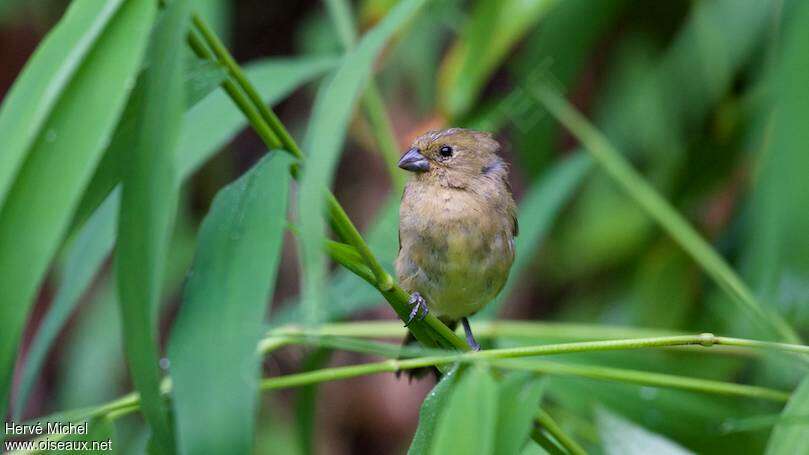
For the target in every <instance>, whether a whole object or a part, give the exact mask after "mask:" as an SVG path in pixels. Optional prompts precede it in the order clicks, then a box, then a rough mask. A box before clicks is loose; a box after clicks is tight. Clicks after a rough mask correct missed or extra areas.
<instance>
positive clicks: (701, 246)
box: [532, 85, 800, 342]
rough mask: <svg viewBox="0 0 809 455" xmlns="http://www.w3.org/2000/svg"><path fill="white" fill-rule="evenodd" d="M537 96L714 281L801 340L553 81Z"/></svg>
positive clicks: (766, 323)
mask: <svg viewBox="0 0 809 455" xmlns="http://www.w3.org/2000/svg"><path fill="white" fill-rule="evenodd" d="M532 94H533V95H534V96H536V97H537V99H538V100H539V101H540V102H541V103H542V104H543V105H544V106H545V107H546V108H547V109H548V110H549V111H550V113H551V114H552V115H553V116H554V117H556V118H557V120H559V121H560V122H561V123H562V124H563V125H565V127H567V128H568V129H569V130H570V131H571V132H572V133H573V134H574V136H576V138H577V139H578V140H579V141H581V143H582V145H584V146H585V147H586V148H587V149H588V150H589V151H590V153H591V155H592V156H593V158H594V159H595V160H596V162H598V164H599V165H600V166H601V167H603V169H604V170H605V171H606V172H607V174H608V175H609V176H610V177H611V178H612V179H613V180H614V181H615V182H616V183H617V184H618V185H619V186H620V187H621V188H622V189H623V190H624V191H625V192H626V193H627V195H629V196H630V197H631V198H633V199H634V200H635V202H637V203H638V205H640V206H641V208H643V209H644V211H646V213H647V214H648V215H649V216H651V217H652V218H653V219H654V220H655V221H657V222H658V223H659V224H660V226H661V227H663V229H665V230H666V231H667V232H668V233H669V235H671V237H672V238H673V239H674V240H676V241H677V242H678V243H679V244H680V246H682V248H683V249H684V250H685V251H686V252H688V254H689V255H691V257H692V258H693V259H694V260H695V261H696V262H697V263H698V264H699V265H700V266H701V267H702V268H703V269H704V270H705V272H706V273H708V275H709V276H710V277H711V278H713V280H714V281H715V282H716V283H717V284H718V285H719V286H720V287H721V288H722V289H724V290H725V292H727V293H728V294H729V295H731V296H732V297H734V299H733V301H734V302H736V303H737V304H738V305H739V307H740V308H742V309H743V310H745V311H747V312H748V313H749V314H750V316H751V317H752V318H753V320H754V321H755V322H757V323H759V324H760V325H761V326H762V327H763V328H764V329H766V330H767V331H768V333H769V335H770V336H774V337H777V338H780V339H782V340H785V341H788V342H798V341H799V340H800V338H799V337H798V335H797V334H796V333H795V331H794V330H793V329H792V327H790V326H789V324H787V322H786V321H784V319H783V318H781V316H780V315H778V314H777V313H775V312H773V311H772V310H771V309H768V308H764V307H763V306H762V305H761V303H759V301H758V299H757V298H756V297H755V296H754V295H753V293H752V291H750V289H749V288H748V287H747V285H746V284H745V283H744V282H743V281H742V280H741V278H739V276H738V275H737V274H736V272H734V271H733V269H732V268H731V267H730V266H729V265H728V264H727V262H725V260H724V259H723V258H722V257H721V256H720V255H719V254H718V253H717V252H716V251H715V250H714V249H713V248H711V246H710V245H709V244H708V242H706V241H705V240H704V239H703V238H702V237H701V236H700V235H699V233H697V231H696V230H694V228H693V227H691V225H690V224H688V222H687V221H686V220H685V219H684V218H683V217H682V215H680V214H679V213H678V212H677V210H676V209H675V208H674V207H672V206H671V204H669V203H668V202H667V201H666V200H665V199H663V197H662V196H660V194H659V193H657V191H655V189H654V188H653V187H652V186H651V185H649V183H648V182H646V180H644V179H643V177H642V176H641V175H640V174H638V172H637V171H635V169H633V168H632V166H631V165H630V164H629V163H628V162H627V161H626V159H625V158H624V157H623V156H622V155H621V154H620V153H619V152H618V151H617V150H616V149H615V148H614V147H613V146H612V144H611V143H610V142H609V141H608V140H607V138H606V137H604V135H603V134H601V132H599V131H598V130H597V129H595V128H594V127H593V126H592V125H591V124H590V123H589V122H588V121H587V120H586V119H585V118H584V117H583V116H582V115H581V114H580V113H579V112H578V111H576V110H575V109H574V108H573V107H572V106H571V105H570V103H568V102H567V100H565V99H564V98H562V97H561V96H560V95H559V93H557V92H556V91H555V90H553V89H552V88H550V87H548V86H547V85H540V86H538V87H534V88H533V90H532Z"/></svg>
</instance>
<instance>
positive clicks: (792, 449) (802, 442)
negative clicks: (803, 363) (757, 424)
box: [766, 376, 809, 455]
mask: <svg viewBox="0 0 809 455" xmlns="http://www.w3.org/2000/svg"><path fill="white" fill-rule="evenodd" d="M807 378H809V376H807ZM807 378H804V380H803V381H801V384H800V385H799V386H798V388H797V389H795V391H794V392H792V396H791V397H790V398H789V402H787V405H786V406H785V407H784V410H783V412H782V413H781V417H782V418H783V419H788V418H789V417H790V416H796V415H804V416H805V415H807V414H809V379H807ZM807 432H809V422H806V421H805V420H804V421H803V422H800V423H792V424H789V423H786V422H785V423H780V424H777V425H776V426H775V428H773V431H772V435H771V436H770V440H769V441H768V442H767V452H766V453H767V455H787V454H789V455H792V454H807V453H809V439H807V438H806V435H807Z"/></svg>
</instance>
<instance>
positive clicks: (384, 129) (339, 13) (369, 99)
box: [326, 0, 406, 194]
mask: <svg viewBox="0 0 809 455" xmlns="http://www.w3.org/2000/svg"><path fill="white" fill-rule="evenodd" d="M326 7H327V9H328V11H329V16H330V17H331V21H332V23H333V24H334V26H335V28H336V29H337V34H338V36H339V37H340V41H341V43H342V45H343V49H344V50H345V51H349V50H352V49H353V48H354V45H355V44H356V41H357V32H356V30H355V27H354V20H353V19H352V14H351V5H350V4H349V3H348V2H347V1H346V0H326ZM362 106H363V109H364V110H365V116H366V118H367V119H368V124H369V126H370V128H371V134H372V135H373V136H374V139H376V143H377V144H376V145H377V146H378V147H379V152H380V153H381V155H382V158H383V159H384V160H385V164H386V165H387V167H388V176H389V177H390V179H391V181H392V182H393V188H394V191H393V192H394V194H398V193H400V192H401V191H402V190H403V189H404V184H405V181H406V178H405V174H404V173H403V172H401V171H399V167H398V165H397V163H398V161H399V154H400V153H399V145H398V143H397V142H396V135H395V134H394V132H393V126H392V125H391V122H390V118H388V115H387V112H386V111H385V103H384V102H383V101H382V93H381V92H380V90H379V86H378V85H377V84H376V81H375V80H374V77H373V75H372V76H371V80H370V81H369V82H368V88H367V89H366V90H365V94H364V95H363V97H362Z"/></svg>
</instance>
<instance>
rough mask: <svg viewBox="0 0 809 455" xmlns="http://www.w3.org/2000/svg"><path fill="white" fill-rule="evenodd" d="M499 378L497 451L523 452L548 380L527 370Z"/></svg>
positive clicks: (506, 452)
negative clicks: (521, 450)
mask: <svg viewBox="0 0 809 455" xmlns="http://www.w3.org/2000/svg"><path fill="white" fill-rule="evenodd" d="M500 381H501V382H500V385H499V391H498V394H499V399H498V401H497V407H498V410H497V427H496V429H495V441H496V442H495V445H494V453H495V454H501V455H508V454H512V453H520V449H522V447H523V446H524V445H525V443H526V441H528V439H530V435H531V428H532V427H533V421H534V416H535V415H536V413H537V409H539V401H540V399H541V397H542V390H543V389H544V385H545V381H543V380H542V379H541V378H538V377H537V375H536V374H532V373H525V372H512V373H510V374H508V375H507V376H505V377H504V378H502V379H501V380H500Z"/></svg>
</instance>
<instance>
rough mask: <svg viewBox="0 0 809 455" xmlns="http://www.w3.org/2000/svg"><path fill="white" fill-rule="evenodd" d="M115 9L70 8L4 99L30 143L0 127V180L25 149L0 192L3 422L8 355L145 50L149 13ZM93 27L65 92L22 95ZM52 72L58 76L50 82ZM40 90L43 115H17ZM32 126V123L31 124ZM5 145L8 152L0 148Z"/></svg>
mask: <svg viewBox="0 0 809 455" xmlns="http://www.w3.org/2000/svg"><path fill="white" fill-rule="evenodd" d="M119 3H120V2H108V3H106V4H105V5H109V6H110V7H111V8H113V9H112V12H110V11H109V10H108V9H107V7H106V6H105V8H103V9H101V10H99V9H98V3H97V2H94V1H89V0H88V1H81V0H80V1H77V2H75V3H74V5H75V6H73V7H72V8H71V10H70V12H69V13H68V14H67V15H66V17H65V19H64V20H63V23H65V24H66V25H60V26H59V29H60V32H59V33H58V34H56V35H55V38H50V39H48V40H46V43H44V44H43V48H44V49H45V50H44V51H40V52H38V53H37V55H36V56H35V57H34V61H32V63H31V64H30V65H29V68H28V69H27V70H26V71H25V72H24V74H23V76H21V78H20V80H19V82H18V85H19V86H21V87H27V88H23V89H17V88H15V89H12V91H15V92H17V93H20V94H19V95H16V94H15V95H9V99H8V100H7V101H6V103H4V107H3V113H2V114H0V118H2V122H3V124H4V125H10V126H14V125H16V123H15V121H13V120H8V119H7V118H8V116H13V117H16V116H23V117H25V118H27V119H28V120H29V121H31V122H32V125H33V127H34V128H36V127H37V125H40V126H39V128H38V130H39V132H40V133H39V134H38V135H37V136H36V137H35V138H15V136H16V135H20V134H24V135H25V134H27V133H25V132H26V131H29V129H30V128H31V126H30V125H24V126H20V127H19V128H17V129H15V130H14V131H13V132H9V131H7V130H6V128H8V127H9V126H3V127H2V131H3V134H4V136H3V137H4V149H3V153H2V155H3V157H4V158H0V160H4V164H2V165H0V168H2V169H3V170H2V171H0V173H5V172H6V169H8V167H14V166H15V165H14V164H13V163H10V162H5V160H7V159H6V158H5V157H6V156H9V157H10V155H11V154H14V153H23V154H26V153H25V152H19V148H20V147H25V148H27V144H30V146H31V148H30V150H28V151H27V158H26V160H25V162H24V164H23V165H22V167H20V169H19V172H18V173H17V177H16V180H14V183H13V185H11V186H10V187H8V192H7V195H6V201H5V205H4V206H3V207H2V211H0V289H3V292H2V293H0V320H2V321H3V330H2V331H0V414H5V412H6V409H7V405H8V391H9V384H10V380H11V374H12V370H13V365H14V358H15V356H16V353H17V345H18V343H19V337H20V334H21V333H22V328H23V326H24V324H25V320H26V316H27V315H28V310H29V308H30V306H31V302H32V299H33V297H34V295H35V293H36V289H37V286H38V285H39V284H40V282H41V280H42V278H43V276H44V275H45V272H46V270H47V267H48V264H49V263H50V261H51V258H52V256H53V255H54V254H55V252H56V249H57V248H58V245H59V242H60V241H61V240H62V237H63V235H64V233H65V230H66V229H67V227H68V223H69V221H70V216H71V214H72V212H73V210H74V208H75V206H76V204H77V202H78V200H79V197H80V195H81V193H82V190H83V189H84V187H85V185H86V184H87V182H88V181H89V179H90V176H91V175H92V170H93V168H94V167H95V165H96V164H97V162H98V159H99V158H100V156H101V152H102V151H103V149H104V146H105V143H106V142H107V141H108V140H109V137H110V135H111V134H112V130H113V128H114V126H115V122H116V120H117V117H118V116H119V114H120V113H121V110H122V109H123V105H124V101H125V100H126V95H127V93H128V88H129V85H130V83H131V81H132V80H133V79H134V77H135V72H136V71H137V67H138V63H139V62H140V58H141V55H142V54H143V49H144V47H145V44H146V36H148V33H147V32H148V28H149V27H150V24H151V20H152V17H153V15H154V9H155V7H154V5H153V4H152V2H126V3H124V4H121V6H120V8H115V6H117V5H119ZM106 14H112V17H111V18H109V19H106V20H104V21H102V22H103V23H104V24H106V26H103V25H92V24H95V23H96V20H100V19H99V18H100V16H99V15H101V16H104V15H106ZM96 26H98V27H102V28H103V31H102V32H100V33H101V34H100V35H90V36H89V37H87V38H86V39H91V40H92V46H91V49H89V50H88V51H87V52H86V53H85V54H86V56H85V58H84V59H83V60H82V61H81V62H73V63H72V64H76V65H78V64H81V67H80V68H79V69H77V70H74V71H72V73H74V76H73V77H72V79H71V80H70V83H69V84H67V83H65V84H56V85H53V86H48V88H44V87H40V89H38V90H34V88H32V87H34V86H38V84H40V82H37V81H29V79H38V80H40V79H48V78H53V77H56V79H60V78H63V77H67V73H65V72H64V70H65V69H64V68H61V69H60V67H58V66H57V67H54V66H53V65H52V63H47V62H40V61H39V60H40V59H54V58H57V55H61V54H70V55H72V56H73V58H77V57H76V56H75V55H73V52H74V50H73V47H72V46H71V47H68V48H63V47H62V46H61V44H63V43H66V42H70V43H75V40H73V41H71V40H69V39H68V38H69V37H68V36H62V35H63V33H67V31H68V30H73V31H75V29H76V28H81V29H87V28H88V27H96ZM54 39H56V40H57V41H59V43H55V41H54ZM46 44H47V46H45V45H46ZM76 45H77V46H78V45H81V46H84V45H85V41H84V40H79V44H76ZM83 53H84V52H83ZM54 72H57V73H58V75H56V76H55V75H54ZM43 90H44V91H46V92H47V93H48V94H50V93H51V90H57V91H58V92H59V93H58V97H57V99H54V100H52V101H50V102H49V104H50V107H49V109H48V112H47V114H46V113H43V112H40V111H39V110H37V111H36V112H37V113H36V114H33V113H31V112H29V109H30V107H29V106H23V105H22V104H21V103H22V102H23V100H21V99H18V97H20V96H25V97H26V99H25V100H24V101H25V102H30V103H37V104H39V103H40V102H41V100H40V99H39V98H38V97H37V93H42V91H43ZM41 107H42V106H40V108H41ZM17 111H19V112H17ZM32 116H36V117H37V118H39V117H42V119H41V120H36V119H34V118H33V117H32ZM6 122H10V123H6ZM7 141H10V142H7ZM7 144H16V145H14V147H12V148H8V147H7ZM14 150H18V152H15V151H14ZM9 159H10V158H9ZM6 178H10V175H7V177H6ZM2 185H6V184H5V183H3V184H2ZM3 191H5V190H3ZM0 439H2V437H0Z"/></svg>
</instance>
